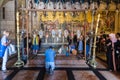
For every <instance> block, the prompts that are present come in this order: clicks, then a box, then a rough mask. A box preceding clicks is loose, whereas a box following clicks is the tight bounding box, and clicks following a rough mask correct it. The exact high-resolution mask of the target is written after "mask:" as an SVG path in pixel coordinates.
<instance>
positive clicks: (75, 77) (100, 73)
mask: <svg viewBox="0 0 120 80" xmlns="http://www.w3.org/2000/svg"><path fill="white" fill-rule="evenodd" d="M15 61H16V59H15V58H13V59H11V60H10V61H8V63H7V64H8V70H9V72H8V73H3V72H2V71H0V80H120V76H119V75H120V73H119V72H110V71H108V70H107V69H106V65H104V63H102V62H101V61H99V60H97V62H98V64H97V68H96V69H93V68H91V67H90V66H89V65H87V64H86V63H85V61H84V60H77V59H76V57H75V56H70V57H63V56H58V57H57V58H56V69H55V71H54V74H53V75H47V74H46V73H45V69H44V56H36V57H34V58H32V59H30V60H29V62H28V63H27V64H26V65H25V67H23V68H14V67H13V66H12V65H13V64H14V62H15Z"/></svg>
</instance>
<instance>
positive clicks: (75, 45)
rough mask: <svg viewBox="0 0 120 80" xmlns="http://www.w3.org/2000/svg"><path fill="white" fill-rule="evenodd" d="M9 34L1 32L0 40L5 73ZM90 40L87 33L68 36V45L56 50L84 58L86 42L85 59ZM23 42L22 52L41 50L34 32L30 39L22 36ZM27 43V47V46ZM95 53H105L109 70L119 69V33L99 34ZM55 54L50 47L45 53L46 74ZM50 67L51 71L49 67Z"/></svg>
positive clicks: (38, 39)
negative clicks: (2, 47)
mask: <svg viewBox="0 0 120 80" xmlns="http://www.w3.org/2000/svg"><path fill="white" fill-rule="evenodd" d="M8 36H9V32H8V31H3V37H2V38H1V40H0V43H1V44H0V45H3V46H5V47H4V50H3V53H4V55H3V56H2V58H3V63H2V70H3V71H4V72H6V63H7V59H8V49H7V46H9V45H10V43H11V41H10V40H9V39H8ZM90 39H91V36H90V34H89V33H88V34H87V35H86V38H85V37H84V35H82V34H81V35H80V36H79V38H78V37H77V34H74V35H73V38H71V36H70V35H68V36H67V41H68V44H64V45H62V46H61V48H60V49H59V50H58V52H59V53H60V54H65V55H66V56H67V57H68V56H69V55H75V56H76V57H77V58H78V59H81V58H84V57H85V56H84V48H85V47H84V44H85V43H84V41H85V40H86V58H88V57H89V54H90V44H91V43H90ZM23 41H24V50H25V51H27V46H28V50H29V52H32V53H33V54H35V55H36V54H37V53H38V50H40V48H41V37H40V36H39V35H38V34H37V33H36V32H34V33H33V35H32V37H31V36H30V34H29V33H28V34H26V33H25V34H24V36H23ZM27 42H28V45H27ZM96 46H97V47H96V51H97V52H99V53H102V52H106V58H107V64H108V69H109V70H118V69H120V33H116V34H113V33H111V34H105V33H101V35H100V36H97V40H96ZM55 54H56V52H55V51H54V50H53V47H52V46H50V47H49V48H48V49H46V51H45V57H46V59H45V61H46V71H47V72H48V73H52V72H53V70H54V68H55V64H54V57H55ZM48 66H50V67H51V70H50V69H49V67H48Z"/></svg>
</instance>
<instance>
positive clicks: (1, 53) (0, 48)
mask: <svg viewBox="0 0 120 80" xmlns="http://www.w3.org/2000/svg"><path fill="white" fill-rule="evenodd" d="M6 48H7V46H4V45H2V44H1V42H0V58H2V57H3V56H4V54H5V50H6Z"/></svg>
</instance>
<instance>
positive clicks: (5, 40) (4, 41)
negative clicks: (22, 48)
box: [1, 36, 8, 45]
mask: <svg viewBox="0 0 120 80" xmlns="http://www.w3.org/2000/svg"><path fill="white" fill-rule="evenodd" d="M7 42H8V39H7V37H6V36H3V37H2V38H1V45H4V44H5V43H7Z"/></svg>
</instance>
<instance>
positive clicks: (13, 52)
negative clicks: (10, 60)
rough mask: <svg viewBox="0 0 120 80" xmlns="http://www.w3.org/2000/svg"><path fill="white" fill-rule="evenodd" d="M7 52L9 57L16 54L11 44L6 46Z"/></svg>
mask: <svg viewBox="0 0 120 80" xmlns="http://www.w3.org/2000/svg"><path fill="white" fill-rule="evenodd" d="M8 50H9V56H11V55H13V54H15V53H16V49H15V46H14V45H13V44H10V45H9V46H8Z"/></svg>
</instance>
